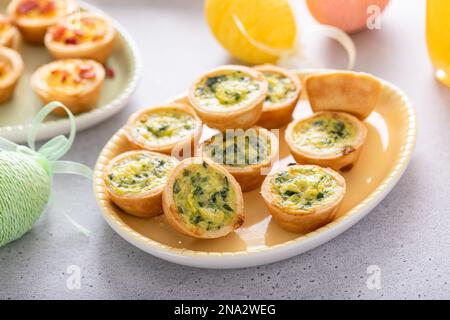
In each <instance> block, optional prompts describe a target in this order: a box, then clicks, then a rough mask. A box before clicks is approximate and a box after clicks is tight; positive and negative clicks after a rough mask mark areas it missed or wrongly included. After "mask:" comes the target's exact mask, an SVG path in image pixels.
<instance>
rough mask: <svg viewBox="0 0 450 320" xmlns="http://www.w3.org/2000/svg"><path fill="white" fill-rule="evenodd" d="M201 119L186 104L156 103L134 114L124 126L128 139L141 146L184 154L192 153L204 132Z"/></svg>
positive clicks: (142, 147) (138, 146)
mask: <svg viewBox="0 0 450 320" xmlns="http://www.w3.org/2000/svg"><path fill="white" fill-rule="evenodd" d="M202 128H203V125H202V122H201V120H200V118H199V117H198V116H197V115H196V114H195V111H194V110H193V109H192V108H191V107H190V106H189V105H187V104H182V103H171V104H168V105H162V106H154V107H150V108H147V109H143V110H141V111H138V112H136V113H135V114H133V115H132V116H131V117H130V119H129V120H128V124H127V125H126V126H125V132H126V135H127V137H128V140H129V141H130V142H131V143H132V144H133V145H134V146H135V147H137V148H139V149H146V150H150V151H157V152H163V153H167V154H172V153H173V154H174V155H176V156H179V155H180V151H183V155H184V156H186V153H191V152H192V150H193V149H194V146H195V144H196V143H197V141H198V140H199V138H200V136H201V133H202Z"/></svg>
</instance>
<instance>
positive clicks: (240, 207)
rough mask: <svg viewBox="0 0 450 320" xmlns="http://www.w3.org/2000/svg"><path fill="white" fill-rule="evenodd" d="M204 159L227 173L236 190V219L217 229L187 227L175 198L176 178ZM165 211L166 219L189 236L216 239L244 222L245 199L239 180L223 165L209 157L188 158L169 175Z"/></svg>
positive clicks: (165, 193)
mask: <svg viewBox="0 0 450 320" xmlns="http://www.w3.org/2000/svg"><path fill="white" fill-rule="evenodd" d="M203 161H205V162H206V163H207V164H208V165H209V166H211V167H212V168H214V169H215V170H217V171H219V172H221V173H222V174H223V175H225V176H226V177H227V178H228V181H229V183H230V187H231V188H233V189H234V190H235V191H236V201H237V206H236V212H235V214H236V215H237V217H236V221H235V223H234V224H232V225H227V226H224V227H223V228H221V229H219V230H215V231H207V230H203V229H201V228H188V227H186V224H185V222H184V221H183V218H182V217H181V215H180V213H179V212H178V209H177V206H176V205H175V201H174V200H173V184H174V182H175V179H176V178H177V177H178V176H179V175H180V174H182V172H183V170H184V168H186V167H188V166H189V165H191V164H193V163H195V164H201V163H202V162H203ZM163 211H164V216H165V217H166V221H167V222H168V223H169V224H170V225H171V226H172V227H173V228H174V229H175V230H177V231H178V232H180V233H182V234H185V235H187V236H190V237H193V238H197V239H215V238H220V237H224V236H226V235H227V234H229V233H230V232H232V231H233V230H235V229H237V228H239V227H240V226H241V225H242V224H243V223H244V199H243V196H242V191H241V187H240V186H239V184H238V182H237V181H236V179H234V177H233V176H232V175H231V174H230V173H229V172H228V171H227V170H226V169H225V168H224V167H222V166H220V165H218V164H216V163H215V162H213V161H211V160H209V159H207V158H199V157H196V158H188V159H185V160H183V161H181V162H180V163H179V164H178V165H177V166H176V167H175V169H174V170H173V171H172V173H171V175H170V176H169V180H168V181H167V184H166V186H165V188H164V191H163Z"/></svg>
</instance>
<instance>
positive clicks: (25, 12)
mask: <svg viewBox="0 0 450 320" xmlns="http://www.w3.org/2000/svg"><path fill="white" fill-rule="evenodd" d="M66 9H67V4H66V3H65V1H64V0H58V1H57V0H22V1H20V3H19V4H18V6H17V8H16V14H17V15H18V16H19V17H26V18H29V19H33V18H53V17H55V16H58V15H60V14H62V13H64V12H65V11H66Z"/></svg>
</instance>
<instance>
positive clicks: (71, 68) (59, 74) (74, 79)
mask: <svg viewBox="0 0 450 320" xmlns="http://www.w3.org/2000/svg"><path fill="white" fill-rule="evenodd" d="M96 78H97V73H96V71H95V68H94V66H93V65H91V64H89V63H86V62H77V61H68V62H66V63H60V64H55V65H54V66H52V67H51V68H50V69H49V70H48V72H47V75H46V78H45V81H46V82H47V85H48V86H49V87H51V88H53V89H55V90H57V89H58V88H60V89H63V90H78V89H80V88H82V87H84V86H85V85H86V84H88V83H90V82H93V81H95V79H96Z"/></svg>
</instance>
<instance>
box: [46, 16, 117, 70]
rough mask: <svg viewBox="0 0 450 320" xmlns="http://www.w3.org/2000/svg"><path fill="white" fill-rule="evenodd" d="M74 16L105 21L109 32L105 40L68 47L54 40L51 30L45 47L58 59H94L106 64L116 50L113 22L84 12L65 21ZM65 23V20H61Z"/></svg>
mask: <svg viewBox="0 0 450 320" xmlns="http://www.w3.org/2000/svg"><path fill="white" fill-rule="evenodd" d="M73 16H77V17H78V16H79V17H80V18H84V17H92V18H99V19H102V20H104V21H105V23H106V25H107V32H106V34H105V36H104V38H103V39H101V40H99V41H95V42H92V41H91V42H85V43H80V44H76V45H67V44H64V43H61V42H58V41H54V40H53V33H52V30H51V28H50V29H49V30H48V31H47V33H46V35H45V39H44V42H45V46H46V47H47V49H48V51H49V52H50V54H51V55H52V56H53V57H55V58H56V59H68V58H79V59H93V60H96V61H98V62H100V63H102V64H105V63H106V61H107V60H108V58H109V57H110V56H111V54H112V51H113V49H114V45H115V40H116V30H115V28H114V26H113V25H112V22H111V21H109V19H108V18H106V17H104V16H100V15H97V14H93V13H88V12H83V13H80V14H78V13H75V14H73V15H71V16H68V17H66V18H65V19H70V18H71V17H73ZM61 21H63V20H61Z"/></svg>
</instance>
